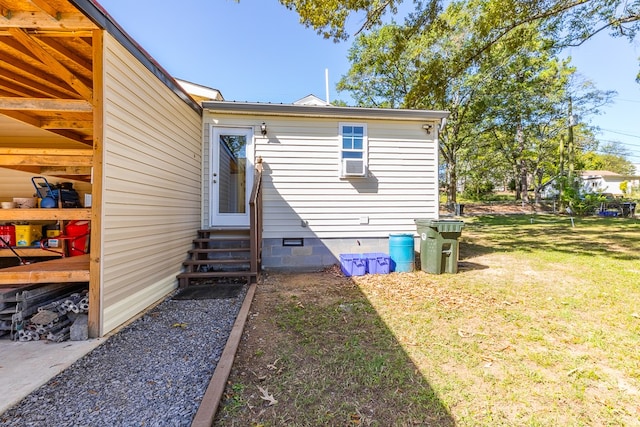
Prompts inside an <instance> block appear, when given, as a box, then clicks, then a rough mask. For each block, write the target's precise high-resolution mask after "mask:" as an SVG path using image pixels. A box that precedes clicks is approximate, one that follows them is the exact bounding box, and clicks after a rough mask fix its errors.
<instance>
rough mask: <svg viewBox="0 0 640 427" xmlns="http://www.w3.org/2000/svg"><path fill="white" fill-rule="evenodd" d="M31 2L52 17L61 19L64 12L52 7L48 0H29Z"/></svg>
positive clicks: (57, 19)
mask: <svg viewBox="0 0 640 427" xmlns="http://www.w3.org/2000/svg"><path fill="white" fill-rule="evenodd" d="M29 3H31V4H33V5H35V6H36V7H38V9H40V10H42V11H43V12H44V13H46V14H47V15H49V16H50V17H51V18H53V19H55V20H56V21H59V20H60V19H61V18H62V12H60V11H59V10H57V9H56V8H54V7H52V6H51V5H50V4H49V3H48V2H46V1H42V0H29Z"/></svg>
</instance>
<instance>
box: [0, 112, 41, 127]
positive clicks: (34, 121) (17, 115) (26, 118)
mask: <svg viewBox="0 0 640 427" xmlns="http://www.w3.org/2000/svg"><path fill="white" fill-rule="evenodd" d="M0 114H4V115H5V116H7V117H11V118H13V119H16V120H18V121H20V122H22V123H26V124H28V125H31V126H35V127H40V120H38V118H36V117H33V116H30V115H28V114H25V113H21V112H19V111H11V110H9V111H7V110H0Z"/></svg>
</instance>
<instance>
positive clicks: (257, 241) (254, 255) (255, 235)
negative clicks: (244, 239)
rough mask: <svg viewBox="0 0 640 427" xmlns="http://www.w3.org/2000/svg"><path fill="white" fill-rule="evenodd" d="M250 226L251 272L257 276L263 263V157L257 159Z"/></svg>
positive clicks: (252, 190)
mask: <svg viewBox="0 0 640 427" xmlns="http://www.w3.org/2000/svg"><path fill="white" fill-rule="evenodd" d="M249 226H250V230H249V234H250V248H251V273H254V274H255V275H256V277H257V274H258V272H259V271H260V266H261V264H262V157H258V158H257V160H256V172H255V175H254V178H253V188H252V189H251V198H250V199H249Z"/></svg>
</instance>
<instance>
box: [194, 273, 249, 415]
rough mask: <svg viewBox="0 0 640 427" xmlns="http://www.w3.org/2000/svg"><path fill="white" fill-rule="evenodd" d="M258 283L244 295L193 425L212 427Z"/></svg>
mask: <svg viewBox="0 0 640 427" xmlns="http://www.w3.org/2000/svg"><path fill="white" fill-rule="evenodd" d="M256 286H257V285H256V283H252V284H251V285H250V286H249V289H248V290H247V295H246V296H245V297H244V302H243V303H242V307H241V308H240V311H239V312H238V317H236V321H235V323H234V324H233V328H231V333H230V334H229V338H228V339H227V344H226V345H225V347H224V350H223V351H222V355H221V356H220V360H219V361H218V364H217V365H216V369H215V371H214V372H213V376H212V377H211V381H210V382H209V386H208V387H207V391H206V392H205V393H204V396H203V397H202V401H201V402H200V407H199V408H198V412H196V415H195V416H194V417H193V421H192V422H191V427H210V426H211V425H213V419H214V418H215V416H216V412H217V411H218V406H219V405H220V400H222V394H223V393H224V389H225V387H226V386H227V379H228V378H229V374H230V373H231V367H232V366H233V360H234V358H235V355H236V351H237V350H238V346H239V345H240V339H241V338H242V333H243V331H244V325H245V323H246V321H247V317H248V316H249V309H250V308H251V303H252V302H253V296H254V295H255V293H256Z"/></svg>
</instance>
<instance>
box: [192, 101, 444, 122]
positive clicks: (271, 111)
mask: <svg viewBox="0 0 640 427" xmlns="http://www.w3.org/2000/svg"><path fill="white" fill-rule="evenodd" d="M202 107H203V108H204V109H205V110H208V111H210V112H220V113H232V114H247V115H249V114H262V115H269V116H297V117H316V118H320V117H333V118H347V119H383V120H384V119H387V120H409V121H421V120H422V121H424V120H429V121H434V120H442V119H444V118H446V117H448V116H449V112H448V111H435V110H410V109H392V108H363V107H337V106H333V105H327V106H322V105H295V104H272V103H260V102H233V101H205V102H203V103H202Z"/></svg>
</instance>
